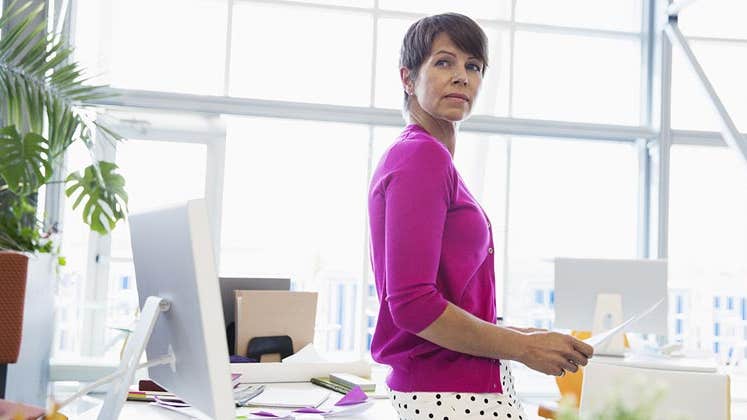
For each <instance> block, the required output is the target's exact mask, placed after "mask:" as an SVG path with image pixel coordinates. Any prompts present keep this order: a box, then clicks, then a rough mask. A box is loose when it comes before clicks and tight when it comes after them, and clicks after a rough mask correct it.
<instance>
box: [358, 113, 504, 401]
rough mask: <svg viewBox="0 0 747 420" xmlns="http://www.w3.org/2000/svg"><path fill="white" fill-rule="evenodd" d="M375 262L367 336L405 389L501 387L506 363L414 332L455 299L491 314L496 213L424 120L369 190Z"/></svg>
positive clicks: (395, 384)
mask: <svg viewBox="0 0 747 420" xmlns="http://www.w3.org/2000/svg"><path fill="white" fill-rule="evenodd" d="M368 212H369V221H370V224H371V264H372V266H373V272H374V276H375V278H376V288H377V291H378V295H379V301H380V302H381V305H380V309H379V317H378V323H377V325H376V331H375V333H374V336H373V341H372V343H371V353H372V355H373V358H374V360H376V361H377V362H380V363H383V364H387V365H390V366H391V367H392V374H391V375H390V376H389V378H388V379H387V383H388V385H389V387H390V388H391V389H393V390H395V391H400V392H412V391H420V392H476V393H485V392H499V393H500V392H502V391H503V388H502V386H501V382H500V377H501V375H500V362H499V361H498V360H496V359H487V358H483V357H475V356H470V355H467V354H463V353H457V352H454V351H450V350H447V349H445V348H443V347H440V346H438V345H436V344H433V343H431V342H429V341H427V340H424V339H422V338H420V337H418V336H417V335H415V334H416V333H418V332H420V331H422V330H423V329H425V328H426V327H427V326H429V325H430V324H431V323H433V321H435V320H436V318H438V317H439V316H440V315H441V314H442V313H443V311H444V310H445V309H446V305H447V302H451V303H453V304H455V305H457V306H459V307H461V308H462V309H464V310H466V311H467V312H470V313H472V314H473V315H475V316H476V317H478V318H481V319H483V320H485V321H488V322H495V320H496V311H495V269H494V265H493V264H494V262H493V234H492V231H491V229H490V221H489V220H488V217H487V215H486V214H485V212H484V211H483V210H482V208H481V207H480V205H479V204H478V203H477V201H476V200H475V199H474V198H473V197H472V195H471V194H470V193H469V191H468V190H467V187H466V186H465V185H464V182H463V181H462V179H461V177H460V176H459V174H458V173H457V171H456V168H455V167H454V163H453V161H452V158H451V154H450V153H449V151H448V150H447V149H446V147H445V146H444V145H443V144H441V143H440V142H439V141H438V140H437V139H435V138H434V137H432V136H431V135H430V134H428V132H426V131H425V130H424V129H423V128H421V127H420V126H418V125H414V124H413V125H409V126H407V127H406V128H405V130H404V131H403V132H402V134H401V135H400V136H399V138H398V139H397V140H396V141H395V143H394V144H393V145H392V146H391V147H390V148H389V149H388V150H387V151H386V152H385V153H384V155H383V156H382V158H381V161H380V162H379V165H378V167H377V168H376V171H375V173H374V175H373V178H372V180H371V185H370V189H369V195H368Z"/></svg>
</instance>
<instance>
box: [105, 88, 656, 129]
mask: <svg viewBox="0 0 747 420" xmlns="http://www.w3.org/2000/svg"><path fill="white" fill-rule="evenodd" d="M108 92H110V93H112V94H114V95H115V96H112V97H109V98H105V99H101V100H97V101H95V102H94V103H92V104H93V105H100V106H105V107H113V108H117V107H126V108H140V109H149V110H169V111H178V112H187V113H195V114H206V113H207V114H233V115H245V116H255V117H271V118H287V119H302V120H314V121H332V122H339V123H353V124H371V125H377V126H394V127H401V126H402V114H401V112H400V111H398V110H395V109H382V108H372V107H360V106H342V105H326V104H310V103H297V102H286V101H274V100H265V99H250V98H230V97H223V96H204V95H193V94H182V93H168V92H150V91H138V90H127V89H110V90H108ZM461 130H462V131H469V132H479V133H490V134H513V135H519V136H539V137H562V138H574V139H590V140H611V141H628V142H634V141H636V139H638V138H641V137H654V136H656V132H655V131H653V130H652V129H651V128H649V127H640V126H639V127H636V126H624V125H614V124H597V123H577V122H566V121H551V120H537V119H521V118H506V117H497V116H491V115H476V116H474V117H472V118H470V119H469V120H467V121H465V122H464V123H463V124H462V126H461Z"/></svg>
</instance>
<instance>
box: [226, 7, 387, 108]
mask: <svg viewBox="0 0 747 420" xmlns="http://www.w3.org/2000/svg"><path fill="white" fill-rule="evenodd" d="M233 19H234V20H233V38H232V39H233V41H232V47H231V48H232V54H231V80H230V94H231V95H232V96H242V97H251V98H261V99H276V100H287V101H297V102H312V103H326V104H338V105H359V106H368V105H370V97H371V60H372V55H373V54H372V37H373V17H372V16H371V15H369V14H365V13H349V12H342V11H333V10H322V9H318V10H315V9H314V8H309V7H288V6H278V5H271V4H252V3H237V4H236V6H235V8H234V14H233ZM268 34H269V35H268ZM268 36H270V37H271V39H269V40H268Z"/></svg>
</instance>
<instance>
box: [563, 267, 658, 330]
mask: <svg viewBox="0 0 747 420" xmlns="http://www.w3.org/2000/svg"><path fill="white" fill-rule="evenodd" d="M599 294H618V295H620V297H621V299H622V310H623V313H622V316H623V319H628V318H630V317H632V316H634V315H636V314H639V313H641V312H643V311H645V310H646V309H648V308H650V307H652V306H653V305H654V304H656V303H657V302H659V301H660V300H661V299H662V298H666V297H667V262H666V261H665V260H643V259H627V260H623V259H584V258H557V259H556V260H555V326H556V327H558V328H567V329H573V330H589V331H590V330H592V328H593V322H594V320H593V318H594V310H595V308H596V301H597V296H598V295H599ZM626 331H628V332H637V333H643V334H657V335H662V336H666V335H667V299H664V303H663V304H662V305H660V306H659V307H658V308H656V310H654V312H652V313H651V314H649V315H648V316H646V317H644V318H643V319H641V320H640V321H638V322H636V323H635V324H633V325H631V326H630V328H629V329H627V330H626Z"/></svg>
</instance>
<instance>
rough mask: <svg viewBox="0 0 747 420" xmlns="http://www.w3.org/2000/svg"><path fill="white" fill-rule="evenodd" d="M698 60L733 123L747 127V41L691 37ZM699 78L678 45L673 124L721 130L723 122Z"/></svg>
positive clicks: (674, 62)
mask: <svg viewBox="0 0 747 420" xmlns="http://www.w3.org/2000/svg"><path fill="white" fill-rule="evenodd" d="M690 46H691V48H692V50H693V52H694V53H695V56H696V58H697V59H698V62H699V63H700V65H701V66H702V67H703V71H704V72H705V74H706V76H707V77H708V80H710V82H711V84H712V85H713V88H714V89H715V90H716V94H717V95H718V96H719V98H720V99H721V102H723V104H724V106H725V107H726V111H727V112H728V113H729V115H730V116H731V118H732V119H733V120H734V123H735V124H736V125H737V127H738V128H740V129H741V130H745V129H747V95H745V84H744V75H745V74H747V43H746V44H731V43H730V44H726V43H719V42H703V41H690ZM701 89H702V88H701V87H700V80H699V79H697V78H696V77H695V76H694V75H693V73H692V71H691V70H690V67H689V64H688V63H687V62H686V61H685V58H684V56H683V55H682V54H680V53H679V51H677V50H676V49H675V50H674V52H673V53H672V126H673V127H676V128H681V129H692V130H715V131H717V130H719V129H720V123H719V120H718V119H717V115H716V113H715V112H714V111H713V110H712V109H711V106H710V102H709V101H710V99H708V98H707V97H706V96H705V94H704V93H703V92H702V90H701Z"/></svg>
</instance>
